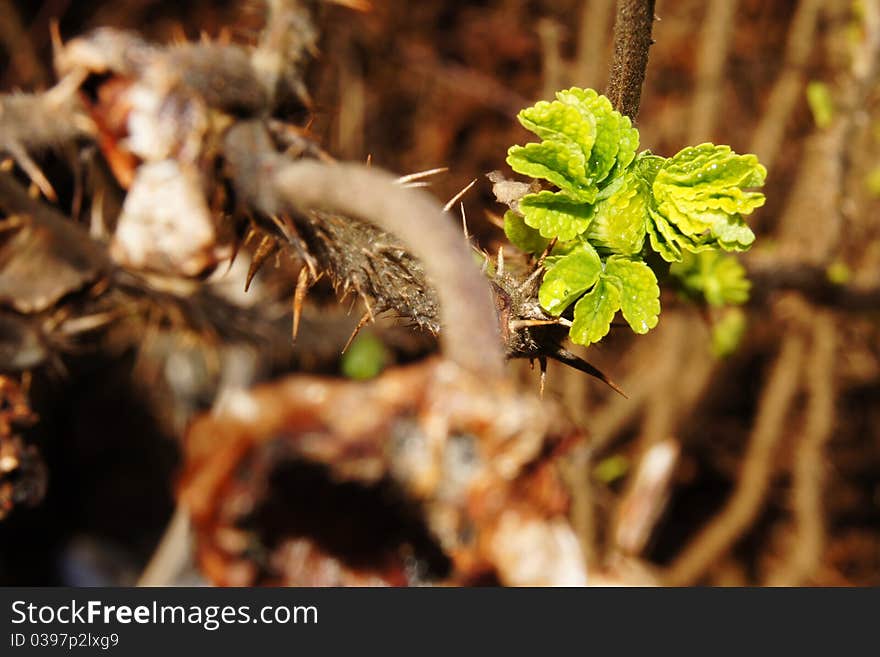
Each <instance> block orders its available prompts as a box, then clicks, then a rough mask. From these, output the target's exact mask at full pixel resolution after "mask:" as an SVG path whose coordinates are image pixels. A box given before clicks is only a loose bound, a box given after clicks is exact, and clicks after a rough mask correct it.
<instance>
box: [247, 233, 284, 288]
mask: <svg viewBox="0 0 880 657" xmlns="http://www.w3.org/2000/svg"><path fill="white" fill-rule="evenodd" d="M277 248H278V240H276V239H275V238H274V237H272V236H271V235H264V236H263V239H262V240H260V245H259V246H258V247H257V250H256V252H254V259H253V260H251V266H250V267H249V268H248V273H247V278H246V279H245V282H244V291H245V292H247V291H248V288H250V286H251V281H252V280H253V278H254V276H256V275H257V272H258V271H259V270H260V267H262V266H263V263H264V262H266V260H268V259H269V258H270V257H271V256H272V254H273V253H274V252H275V249H277Z"/></svg>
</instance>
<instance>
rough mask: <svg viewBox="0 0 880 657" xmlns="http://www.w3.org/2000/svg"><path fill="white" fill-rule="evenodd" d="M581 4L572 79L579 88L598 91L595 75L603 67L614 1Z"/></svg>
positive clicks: (591, 1) (600, 0)
mask: <svg viewBox="0 0 880 657" xmlns="http://www.w3.org/2000/svg"><path fill="white" fill-rule="evenodd" d="M583 4H584V7H583V9H582V10H581V24H580V30H579V34H578V46H577V59H576V60H575V61H574V64H573V69H574V70H573V72H572V78H573V79H574V82H575V84H577V85H579V86H583V87H596V88H597V89H598V88H599V83H600V81H599V76H600V75H601V74H602V73H601V71H602V70H603V66H604V64H605V48H606V47H607V45H608V36H607V35H608V24H609V23H610V22H611V14H612V9H613V8H614V0H586V1H585V2H584V3H583Z"/></svg>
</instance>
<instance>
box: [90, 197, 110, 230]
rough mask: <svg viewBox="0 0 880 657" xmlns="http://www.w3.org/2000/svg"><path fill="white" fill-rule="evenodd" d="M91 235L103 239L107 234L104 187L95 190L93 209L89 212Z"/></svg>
mask: <svg viewBox="0 0 880 657" xmlns="http://www.w3.org/2000/svg"><path fill="white" fill-rule="evenodd" d="M89 215H90V216H89V235H91V236H92V239H96V240H103V239H104V238H105V237H106V236H107V225H106V224H105V223H104V189H103V188H101V189H99V190H98V191H97V192H95V200H94V201H92V210H91V212H90V213H89Z"/></svg>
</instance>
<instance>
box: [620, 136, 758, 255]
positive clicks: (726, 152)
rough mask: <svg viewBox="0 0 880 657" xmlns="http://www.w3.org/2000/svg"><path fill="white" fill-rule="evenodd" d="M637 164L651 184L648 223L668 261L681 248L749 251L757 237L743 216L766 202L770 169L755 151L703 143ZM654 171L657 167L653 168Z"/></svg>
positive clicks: (655, 244)
mask: <svg viewBox="0 0 880 657" xmlns="http://www.w3.org/2000/svg"><path fill="white" fill-rule="evenodd" d="M657 164H658V163H657V162H656V161H655V162H645V163H644V164H643V163H642V161H641V159H640V161H638V162H637V164H636V170H637V171H639V172H640V175H642V176H643V177H644V178H647V177H648V176H650V175H652V174H653V176H654V180H653V183H651V192H652V197H653V204H652V207H651V210H650V212H649V216H650V218H651V222H652V223H653V224H654V226H650V225H649V226H648V235H649V236H650V241H651V246H652V248H653V249H654V250H655V251H657V252H658V253H659V254H660V256H661V257H662V258H663V259H664V260H667V261H670V262H674V261H677V260H680V259H681V254H680V252H681V251H690V252H692V253H697V252H699V251H703V250H706V249H711V248H716V247H717V248H721V249H724V250H726V251H745V250H746V249H748V248H749V247H750V246H751V245H752V243H753V242H754V241H755V235H754V233H753V232H752V230H751V229H750V228H749V227H748V225H747V224H746V223H745V221H744V220H743V218H742V215H745V214H750V213H751V212H753V211H754V210H755V209H756V208H758V207H760V206H761V205H763V204H764V200H765V199H764V195H763V194H761V193H760V192H750V191H746V188H748V187H754V186H758V185H762V184H763V183H764V179H765V177H766V175H767V170H766V169H765V168H764V167H763V166H761V164H760V163H759V162H758V159H757V158H756V157H755V156H754V155H737V154H736V153H734V152H733V151H732V150H731V149H730V147H728V146H715V145H713V144H700V145H699V146H695V147H689V148H685V149H683V150H681V151H680V152H679V153H677V154H676V155H675V156H673V157H671V158H669V159H668V160H665V161H663V162H662V164H660V165H659V167H657ZM652 169H653V170H652ZM654 171H656V173H654Z"/></svg>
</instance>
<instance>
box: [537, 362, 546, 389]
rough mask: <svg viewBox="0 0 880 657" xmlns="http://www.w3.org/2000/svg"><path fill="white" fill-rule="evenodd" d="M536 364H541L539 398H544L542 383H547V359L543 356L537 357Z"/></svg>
mask: <svg viewBox="0 0 880 657" xmlns="http://www.w3.org/2000/svg"><path fill="white" fill-rule="evenodd" d="M538 364H539V365H540V366H541V393H540V395H541V399H544V384H546V383H547V359H546V358H545V357H544V356H541V357H540V358H538Z"/></svg>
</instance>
